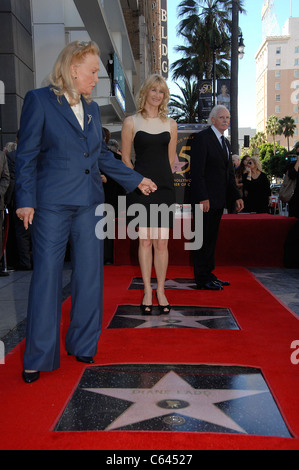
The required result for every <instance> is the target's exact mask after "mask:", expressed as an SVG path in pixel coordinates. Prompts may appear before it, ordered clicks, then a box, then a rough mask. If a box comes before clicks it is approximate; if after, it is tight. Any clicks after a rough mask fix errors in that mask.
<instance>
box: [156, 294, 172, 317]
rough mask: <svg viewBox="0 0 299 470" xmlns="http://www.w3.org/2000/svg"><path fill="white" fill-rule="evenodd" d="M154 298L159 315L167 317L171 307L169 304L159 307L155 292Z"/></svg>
mask: <svg viewBox="0 0 299 470" xmlns="http://www.w3.org/2000/svg"><path fill="white" fill-rule="evenodd" d="M156 297H157V301H158V308H159V310H160V313H162V314H164V315H168V314H169V313H170V310H171V306H170V305H169V304H168V305H160V303H159V299H158V294H157V292H156Z"/></svg>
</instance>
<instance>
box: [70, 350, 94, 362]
mask: <svg viewBox="0 0 299 470" xmlns="http://www.w3.org/2000/svg"><path fill="white" fill-rule="evenodd" d="M67 354H68V356H73V354H71V353H69V352H68V353H67ZM75 358H76V359H77V361H78V362H84V364H94V359H93V357H91V356H75Z"/></svg>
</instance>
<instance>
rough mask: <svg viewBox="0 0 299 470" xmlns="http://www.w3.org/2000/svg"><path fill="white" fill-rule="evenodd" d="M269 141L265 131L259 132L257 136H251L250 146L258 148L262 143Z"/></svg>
mask: <svg viewBox="0 0 299 470" xmlns="http://www.w3.org/2000/svg"><path fill="white" fill-rule="evenodd" d="M266 142H267V136H266V134H265V133H264V132H257V133H256V134H255V136H253V137H251V139H250V148H251V149H253V150H254V149H256V148H258V147H259V146H260V145H262V144H265V143H266Z"/></svg>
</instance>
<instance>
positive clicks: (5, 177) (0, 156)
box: [0, 150, 10, 276]
mask: <svg viewBox="0 0 299 470" xmlns="http://www.w3.org/2000/svg"><path fill="white" fill-rule="evenodd" d="M9 182H10V175H9V169H8V164H7V159H6V155H5V153H4V152H2V151H1V150H0V263H1V265H2V257H3V253H4V246H3V236H2V226H3V220H4V218H3V210H4V196H5V193H6V191H7V189H8V187H9ZM0 276H7V273H4V272H3V271H2V270H0Z"/></svg>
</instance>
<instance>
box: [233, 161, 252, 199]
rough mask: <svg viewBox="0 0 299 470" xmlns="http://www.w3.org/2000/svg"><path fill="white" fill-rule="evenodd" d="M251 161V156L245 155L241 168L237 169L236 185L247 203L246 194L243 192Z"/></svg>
mask: <svg viewBox="0 0 299 470" xmlns="http://www.w3.org/2000/svg"><path fill="white" fill-rule="evenodd" d="M249 160H250V155H245V156H244V157H243V158H242V160H241V163H240V165H239V167H238V168H237V169H236V184H237V188H238V190H239V192H240V194H241V196H242V198H243V200H244V201H245V194H244V192H243V176H244V174H247V173H248V171H249V170H248V167H247V165H248V162H249Z"/></svg>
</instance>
